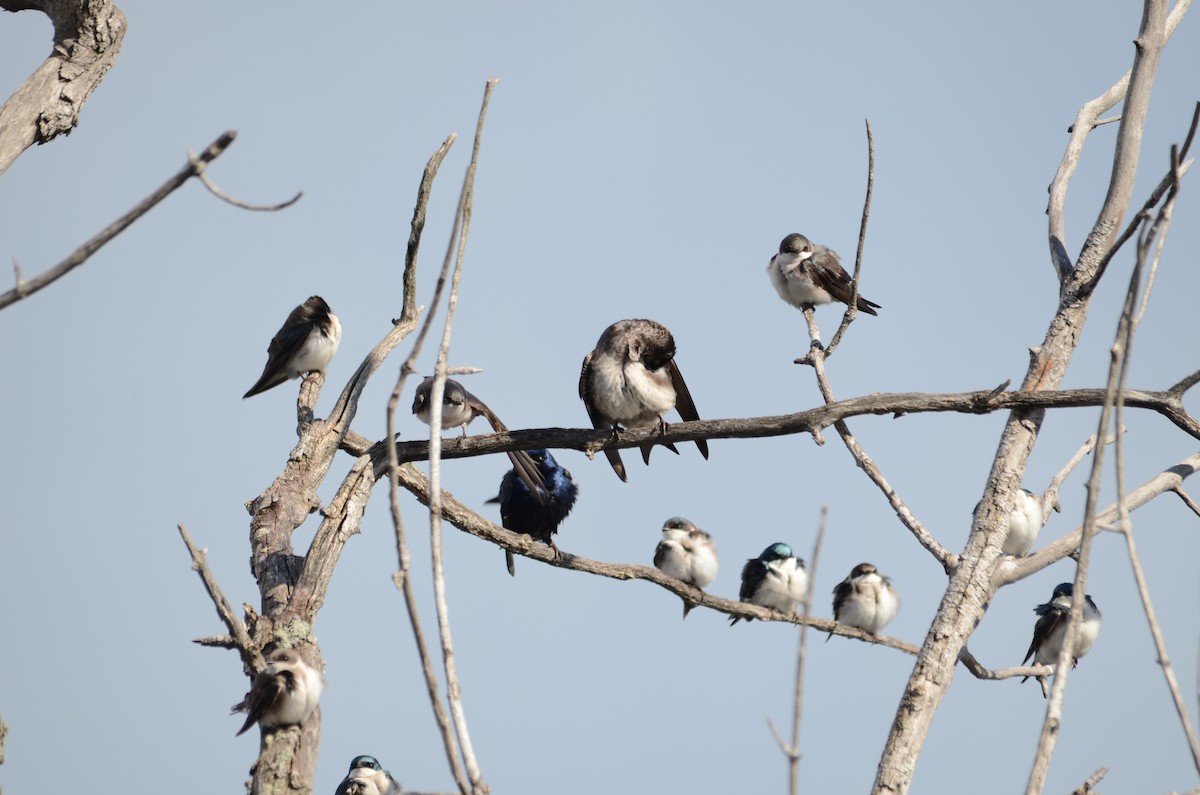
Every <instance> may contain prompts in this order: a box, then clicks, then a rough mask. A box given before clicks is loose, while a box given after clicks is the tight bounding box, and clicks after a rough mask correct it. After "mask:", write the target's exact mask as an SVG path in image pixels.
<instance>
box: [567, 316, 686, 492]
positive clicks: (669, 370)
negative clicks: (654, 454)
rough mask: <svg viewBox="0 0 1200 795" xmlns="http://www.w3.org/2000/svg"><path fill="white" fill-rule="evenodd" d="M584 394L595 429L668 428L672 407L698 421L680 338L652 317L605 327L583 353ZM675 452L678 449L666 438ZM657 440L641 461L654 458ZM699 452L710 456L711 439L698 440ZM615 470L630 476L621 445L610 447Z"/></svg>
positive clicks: (608, 453)
mask: <svg viewBox="0 0 1200 795" xmlns="http://www.w3.org/2000/svg"><path fill="white" fill-rule="evenodd" d="M579 397H580V398H581V399H582V400H583V404H584V406H586V407H587V412H588V416H589V417H590V418H591V420H592V426H593V427H594V428H598V429H600V428H606V429H607V428H610V429H612V432H613V436H614V438H615V437H616V435H617V433H618V431H619V430H620V427H619V426H622V425H623V426H625V427H626V428H649V427H652V426H658V428H659V429H660V430H663V431H665V430H666V428H667V423H666V422H665V421H664V420H663V418H662V415H663V414H664V413H666V412H668V411H670V410H671V409H673V408H677V409H678V410H679V416H680V417H682V418H683V419H684V420H685V421H688V420H698V419H700V415H699V414H697V413H696V404H695V403H694V402H693V401H692V395H691V393H690V392H688V388H687V384H686V383H684V381H683V374H682V373H680V372H679V366H678V365H677V364H675V339H674V338H673V337H672V336H671V332H669V331H667V328H666V326H663V325H662V324H661V323H656V322H655V321H653V320H619V321H617V322H616V323H613V324H612V325H611V326H609V327H608V328H606V329H605V330H604V333H603V334H601V335H600V340H599V341H598V342H597V343H596V347H595V349H594V350H593V351H592V352H591V353H589V354H588V355H587V356H585V357H583V368H582V369H581V370H580V372H579ZM664 444H665V446H666V447H667V448H668V449H669V450H671V452H673V453H678V452H679V451H678V450H676V449H675V445H673V444H671V443H669V442H667V443H664ZM653 446H654V445H653V443H652V442H647V443H646V444H643V445H642V460H644V461H645V462H646V463H647V464H648V463H650V449H651V448H652V447H653ZM696 446H697V447H699V448H700V453H701V454H702V455H703V456H704V457H705V458H708V442H706V441H705V440H704V439H697V440H696ZM604 455H605V456H606V457H607V458H608V462H609V463H610V464H612V468H613V471H614V472H616V473H617V476H618V477H619V478H621V480H625V481H627V480H628V478H627V477H626V475H625V464H624V463H623V462H622V461H621V453H620V452H619V451H618V450H605V451H604Z"/></svg>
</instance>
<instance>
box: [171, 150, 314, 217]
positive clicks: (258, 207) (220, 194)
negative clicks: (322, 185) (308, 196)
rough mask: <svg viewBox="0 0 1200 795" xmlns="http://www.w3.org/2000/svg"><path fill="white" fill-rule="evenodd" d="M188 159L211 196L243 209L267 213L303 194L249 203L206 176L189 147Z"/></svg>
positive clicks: (287, 205)
mask: <svg viewBox="0 0 1200 795" xmlns="http://www.w3.org/2000/svg"><path fill="white" fill-rule="evenodd" d="M188 160H189V161H190V162H191V164H192V165H193V166H195V168H196V176H197V177H198V178H199V179H200V182H201V184H202V185H204V187H206V188H208V192H209V193H211V194H212V195H213V196H216V197H217V198H218V199H220V200H221V201H223V202H228V203H229V204H232V205H233V206H234V207H240V208H241V209H243V210H255V211H257V212H267V213H273V212H278V211H279V210H282V209H284V208H287V207H291V206H292V205H293V204H295V203H296V202H298V201H300V197H301V196H303V195H304V191H297V192H296V195H295V196H293V197H292V198H290V199H288V200H286V201H282V202H280V203H278V204H250V203H249V202H244V201H242V200H241V199H236V198H234V197H233V196H230V195H229V194H228V193H226V192H225V191H223V190H221V189H220V188H218V187H217V186H216V185H215V184H213V181H212V180H211V179H209V178H208V174H206V173H205V170H206V169H205V164H204V163H203V162H199V161H197V159H196V155H195V153H194V152H192V150H191V149H189V150H188Z"/></svg>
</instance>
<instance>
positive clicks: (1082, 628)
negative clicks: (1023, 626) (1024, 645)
mask: <svg viewBox="0 0 1200 795" xmlns="http://www.w3.org/2000/svg"><path fill="white" fill-rule="evenodd" d="M1074 593H1075V586H1074V585H1073V584H1072V583H1069V582H1064V583H1061V584H1060V585H1059V586H1058V587H1057V588H1055V589H1054V593H1053V594H1052V595H1051V597H1050V601H1049V602H1047V603H1046V604H1044V605H1038V606H1037V607H1035V608H1033V612H1035V613H1037V614H1038V616H1039V618H1038V620H1037V623H1036V624H1034V625H1033V641H1032V642H1030V644H1029V651H1027V652H1025V659H1024V660H1022V661H1021V664H1022V665H1024V664H1025V663H1027V662H1029V658H1030V657H1032V658H1033V664H1034V665H1054V662H1055V661H1056V660H1057V659H1058V653H1059V652H1060V651H1061V650H1062V645H1063V640H1065V639H1066V635H1067V621H1068V619H1069V618H1070V615H1071V600H1072V597H1073V595H1074ZM1084 600H1085V601H1084V605H1083V619H1082V620H1081V621H1080V623H1079V627H1078V628H1077V629H1076V630H1075V643H1074V644H1073V645H1074V648H1073V649H1072V650H1071V667H1072V668H1074V667H1075V666H1076V665H1077V664H1078V663H1079V658H1080V657H1082V656H1083V655H1085V654H1087V653H1088V652H1089V651H1091V650H1092V646H1094V645H1095V643H1096V638H1097V637H1098V636H1099V635H1100V609H1099V608H1098V607H1096V603H1095V602H1093V601H1092V597H1091V596H1090V595H1085V596H1084ZM1028 678H1029V677H1028V676H1026V677H1024V678H1022V679H1021V681H1022V682H1024V681H1025V680H1026V679H1028ZM1039 679H1041V677H1039ZM1045 694H1046V683H1045V680H1042V695H1045Z"/></svg>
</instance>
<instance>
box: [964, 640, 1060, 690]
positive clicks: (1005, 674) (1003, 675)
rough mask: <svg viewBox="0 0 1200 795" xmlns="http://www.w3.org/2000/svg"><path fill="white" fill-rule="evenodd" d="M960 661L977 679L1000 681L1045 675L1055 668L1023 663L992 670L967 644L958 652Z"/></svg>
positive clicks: (1052, 671)
mask: <svg viewBox="0 0 1200 795" xmlns="http://www.w3.org/2000/svg"><path fill="white" fill-rule="evenodd" d="M958 661H959V662H961V663H962V664H963V667H964V668H966V669H967V670H968V671H970V672H971V674H973V675H974V676H975V678H976V679H985V680H989V681H997V682H998V681H1000V680H1002V679H1012V678H1013V677H1015V676H1037V677H1044V676H1049V675H1050V674H1052V673H1054V669H1053V668H1051V667H1050V666H1049V665H1022V666H1018V667H1016V668H997V669H995V670H991V669H988V668H985V667H984V666H983V664H982V663H980V662H979V660H977V659H975V655H974V654H971V650H970V649H968V648H967V647H966V646H963V647H962V649H961V650H960V651H959V652H958Z"/></svg>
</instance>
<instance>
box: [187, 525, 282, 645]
mask: <svg viewBox="0 0 1200 795" xmlns="http://www.w3.org/2000/svg"><path fill="white" fill-rule="evenodd" d="M178 527H179V535H180V537H181V538H182V539H183V543H184V544H185V545H186V546H187V549H188V553H189V554H190V555H191V556H192V571H194V572H196V573H197V574H199V575H200V581H201V582H202V583H204V590H205V591H207V592H208V596H209V598H210V599H212V601H213V606H214V607H216V608H217V615H218V616H220V618H221V621H222V622H223V623H224V624H225V626H226V627H228V628H229V632H230V634H231V635H232V637H233V639H234V641H235V643H236V646H235V648H237V649H238V651H240V652H241V654H242V660H243V662H245V663H246V664H247V665H250V664H251V662H252V661H253V660H254V659H255V658H256V657H258V656H260V651H259V649H258V648H256V647H255V645H254V641H252V640H250V633H249V632H247V631H246V625H245V624H243V623H242V621H241V619H239V618H238V617H237V615H236V614H235V613H234V612H233V607H232V606H231V605H230V604H229V600H228V599H226V598H225V594H223V593H221V586H219V585H217V578H216V577H214V576H213V573H212V570H211V569H209V568H208V560H207V555H206V554H205V550H202V549H198V548H197V547H196V545H195V543H193V542H192V536H191V535H190V534H189V533H188V530H187V528H186V527H185V526H184V525H183V524H182V523H180V524H179V525H178ZM197 642H199V641H197ZM203 645H219V644H215V643H214V644H203ZM260 665H261V663H260Z"/></svg>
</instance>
